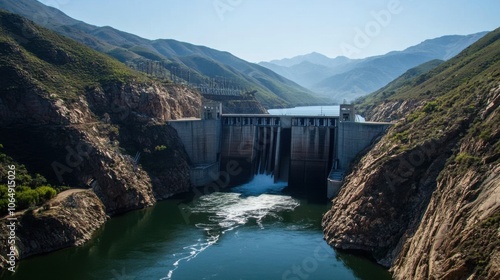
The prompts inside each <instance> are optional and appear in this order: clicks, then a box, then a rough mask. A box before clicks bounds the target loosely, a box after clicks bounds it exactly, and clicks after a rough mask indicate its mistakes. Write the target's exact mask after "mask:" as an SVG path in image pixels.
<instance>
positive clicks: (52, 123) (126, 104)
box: [0, 11, 202, 258]
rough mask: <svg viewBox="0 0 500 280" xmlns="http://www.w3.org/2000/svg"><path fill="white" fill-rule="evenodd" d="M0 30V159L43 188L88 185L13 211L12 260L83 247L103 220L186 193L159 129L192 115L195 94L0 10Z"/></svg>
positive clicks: (180, 156)
mask: <svg viewBox="0 0 500 280" xmlns="http://www.w3.org/2000/svg"><path fill="white" fill-rule="evenodd" d="M0 33H1V34H0V35H1V37H2V38H3V39H2V42H0V44H1V45H2V47H5V48H2V50H1V51H0V52H2V56H1V57H0V143H1V144H3V146H4V147H5V153H6V154H8V155H9V156H10V157H11V158H13V159H15V160H16V161H17V162H19V163H20V164H24V165H26V169H27V170H29V172H30V173H33V174H34V173H40V174H42V175H43V176H44V177H45V178H47V180H48V181H49V183H50V184H52V185H59V186H61V185H66V186H70V187H72V188H85V189H88V190H87V191H85V192H79V193H74V194H72V195H70V196H67V197H65V199H64V200H60V201H59V202H58V203H57V204H54V203H52V204H53V205H52V206H47V205H48V204H47V205H44V206H43V207H42V208H41V209H36V210H30V211H27V212H25V213H24V214H22V213H18V215H19V229H18V240H17V243H16V244H17V249H18V253H19V254H18V255H19V256H20V257H21V258H23V257H26V256H30V255H35V254H40V253H46V252H49V251H52V250H57V249H60V248H64V247H67V246H73V245H79V244H82V243H83V242H84V241H85V240H88V239H89V238H90V236H91V235H92V233H93V232H94V231H95V230H96V229H97V228H99V227H100V226H101V225H102V223H104V221H105V219H106V215H110V216H112V215H116V214H119V213H123V212H126V211H130V210H134V209H140V208H144V207H148V206H151V205H153V204H154V203H155V202H156V201H157V200H158V199H164V198H166V197H169V196H171V195H173V194H176V193H179V192H184V191H188V190H189V188H190V178H189V159H188V156H187V154H186V152H185V151H184V149H183V146H182V143H181V141H180V139H179V138H178V136H177V133H176V131H175V130H174V129H172V128H171V127H169V126H168V125H166V124H165V123H166V121H167V120H171V119H176V118H183V117H197V116H199V110H200V108H201V101H202V98H201V96H200V94H199V93H198V92H196V91H193V90H190V89H189V88H187V87H184V86H179V85H172V84H169V83H164V82H159V81H157V80H151V79H149V78H148V77H146V76H144V75H142V74H140V73H137V72H133V71H132V70H130V69H129V68H127V67H126V66H125V65H123V64H121V63H119V62H118V61H114V60H112V59H111V58H110V57H108V56H105V55H103V54H100V53H97V52H95V51H93V50H91V49H89V48H87V47H85V46H83V45H80V44H78V43H76V42H74V41H72V40H69V39H67V38H64V37H62V36H59V35H57V34H54V33H52V32H50V31H48V30H45V29H43V28H40V27H37V26H36V25H35V24H33V23H32V22H30V21H27V20H25V19H23V18H21V17H18V16H15V15H11V14H7V13H5V12H2V11H0ZM2 244H3V245H4V244H6V243H2ZM0 249H1V250H2V252H1V254H0V255H2V256H5V255H6V253H5V251H4V250H6V248H4V247H0Z"/></svg>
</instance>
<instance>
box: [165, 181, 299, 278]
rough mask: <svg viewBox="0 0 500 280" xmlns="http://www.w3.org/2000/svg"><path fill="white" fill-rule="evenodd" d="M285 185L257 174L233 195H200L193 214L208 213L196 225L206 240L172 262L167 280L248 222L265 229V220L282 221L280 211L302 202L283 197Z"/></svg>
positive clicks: (291, 208) (221, 193)
mask: <svg viewBox="0 0 500 280" xmlns="http://www.w3.org/2000/svg"><path fill="white" fill-rule="evenodd" d="M286 185H287V184H286V183H283V182H278V183H274V178H273V177H272V176H268V175H256V176H255V177H254V179H253V180H252V181H251V182H249V183H247V184H244V185H241V186H238V187H235V188H233V189H232V190H231V192H214V193H211V194H208V195H204V196H201V197H200V198H199V199H197V200H195V201H194V202H193V204H192V205H191V206H190V209H189V211H190V213H193V214H195V213H205V214H208V216H209V217H208V220H207V221H206V222H204V223H198V224H196V225H195V226H196V227H197V228H199V229H200V230H203V231H204V232H205V236H207V237H206V238H205V239H204V240H201V239H200V240H197V242H196V243H194V244H192V245H190V246H186V247H184V248H183V252H182V253H179V254H176V255H178V256H181V257H180V258H179V259H177V260H176V261H175V262H174V263H173V267H172V268H171V269H170V270H169V272H168V275H167V277H165V278H163V279H165V280H167V279H172V275H173V273H174V271H175V270H177V269H178V268H179V266H180V265H181V264H182V263H183V262H188V261H190V260H192V259H194V258H196V257H197V256H198V255H199V254H200V253H202V252H203V251H204V250H206V249H207V248H209V247H210V246H212V245H213V244H215V243H217V241H218V240H219V238H220V237H221V236H222V235H223V234H225V233H227V232H229V231H232V230H234V229H236V228H238V227H240V226H242V225H245V224H247V223H248V222H249V221H254V222H255V223H256V224H257V225H259V226H260V227H261V228H264V225H263V219H264V218H267V217H273V218H278V219H279V215H278V213H279V212H283V211H292V210H294V209H295V208H296V207H297V206H299V202H298V201H297V200H295V199H293V198H292V197H290V196H286V195H281V194H280V192H281V191H282V190H283V189H284V188H285V187H286Z"/></svg>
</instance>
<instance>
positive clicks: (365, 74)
mask: <svg viewBox="0 0 500 280" xmlns="http://www.w3.org/2000/svg"><path fill="white" fill-rule="evenodd" d="M486 33H487V32H480V33H476V34H471V35H464V36H462V35H449V36H443V37H439V38H435V39H429V40H425V41H424V42H422V43H420V44H418V45H415V46H412V47H409V48H407V49H405V50H403V51H393V52H389V53H387V54H385V55H379V56H373V57H368V58H365V59H348V58H346V57H336V58H328V57H326V56H324V55H321V54H317V53H312V54H309V55H302V56H297V57H294V58H291V59H283V60H274V61H271V62H261V63H260V64H261V65H262V66H265V67H268V68H270V69H272V70H273V71H275V72H276V73H278V74H280V75H282V76H284V77H286V78H288V79H291V80H293V81H295V82H297V83H298V84H300V85H302V86H304V87H306V88H309V89H311V90H312V91H314V92H316V93H319V94H321V95H323V96H328V97H330V98H332V99H333V100H334V101H336V102H341V101H342V100H343V99H347V100H349V101H352V100H354V99H356V98H357V97H360V96H364V95H366V94H368V93H371V92H373V91H376V90H378V89H379V88H381V87H383V86H384V85H386V84H387V83H389V82H391V81H392V80H394V79H395V78H397V77H398V76H399V75H401V74H403V73H404V72H405V71H407V70H408V69H410V68H413V67H416V66H418V65H420V64H422V63H425V62H428V61H430V60H433V59H439V60H448V59H450V58H451V57H453V56H455V55H456V54H458V53H459V52H460V51H462V50H463V49H465V48H466V47H467V46H469V45H471V44H472V43H474V42H476V41H477V40H479V39H480V38H481V37H483V36H484V35H485V34H486ZM305 62H308V63H305ZM367 81H368V83H367Z"/></svg>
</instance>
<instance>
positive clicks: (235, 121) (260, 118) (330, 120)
mask: <svg viewBox="0 0 500 280" xmlns="http://www.w3.org/2000/svg"><path fill="white" fill-rule="evenodd" d="M338 121H339V117H333V116H314V117H313V116H311V117H306V116H276V115H222V125H224V126H268V127H271V126H275V127H282V128H290V127H292V126H314V127H337V125H338Z"/></svg>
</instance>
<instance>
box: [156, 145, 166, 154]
mask: <svg viewBox="0 0 500 280" xmlns="http://www.w3.org/2000/svg"><path fill="white" fill-rule="evenodd" d="M166 149H167V146H165V145H160V146H156V147H155V151H157V152H161V151H164V150H166Z"/></svg>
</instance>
